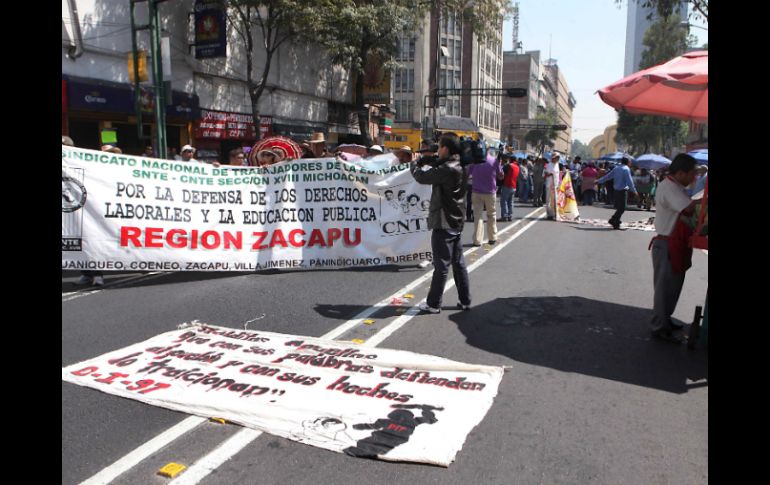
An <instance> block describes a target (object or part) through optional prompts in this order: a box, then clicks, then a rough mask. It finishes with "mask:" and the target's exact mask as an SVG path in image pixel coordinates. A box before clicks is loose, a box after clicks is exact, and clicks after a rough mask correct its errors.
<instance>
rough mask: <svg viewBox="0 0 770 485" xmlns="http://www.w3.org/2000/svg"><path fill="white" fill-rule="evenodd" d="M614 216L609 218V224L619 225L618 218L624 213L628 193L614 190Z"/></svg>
mask: <svg viewBox="0 0 770 485" xmlns="http://www.w3.org/2000/svg"><path fill="white" fill-rule="evenodd" d="M614 196H615V214H614V215H613V216H612V217H611V218H610V224H612V225H618V226H619V225H620V217H621V216H622V215H623V213H624V212H625V211H626V204H627V203H628V191H627V190H616V191H615V194H614Z"/></svg>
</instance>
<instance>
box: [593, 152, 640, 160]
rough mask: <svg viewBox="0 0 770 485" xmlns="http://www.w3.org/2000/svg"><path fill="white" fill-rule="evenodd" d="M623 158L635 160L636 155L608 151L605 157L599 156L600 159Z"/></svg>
mask: <svg viewBox="0 0 770 485" xmlns="http://www.w3.org/2000/svg"><path fill="white" fill-rule="evenodd" d="M621 158H627V159H629V160H632V161H633V160H634V157H632V156H631V155H629V154H628V153H625V152H614V153H608V154H607V155H604V156H603V157H601V158H599V160H605V161H611V162H619V161H620V159H621Z"/></svg>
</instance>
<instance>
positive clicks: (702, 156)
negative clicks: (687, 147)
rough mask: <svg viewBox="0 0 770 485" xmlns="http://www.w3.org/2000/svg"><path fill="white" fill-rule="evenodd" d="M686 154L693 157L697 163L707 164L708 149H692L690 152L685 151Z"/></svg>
mask: <svg viewBox="0 0 770 485" xmlns="http://www.w3.org/2000/svg"><path fill="white" fill-rule="evenodd" d="M687 154H688V155H690V156H691V157H693V158H694V159H695V160H696V161H697V162H698V164H699V165H708V164H709V149H708V148H703V149H701V150H693V151H691V152H687Z"/></svg>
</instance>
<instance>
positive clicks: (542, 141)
mask: <svg viewBox="0 0 770 485" xmlns="http://www.w3.org/2000/svg"><path fill="white" fill-rule="evenodd" d="M535 119H536V120H538V121H540V122H542V124H543V126H544V128H542V129H540V128H538V129H534V130H529V131H528V132H527V134H526V135H525V136H524V141H525V142H527V143H528V144H530V145H533V146H535V147H536V148H537V150H538V156H540V155H542V154H543V152H544V151H545V147H546V146H549V147H553V146H554V145H555V143H554V140H555V139H556V138H557V137H558V136H559V134H558V132H557V131H556V130H554V129H553V126H554V125H555V124H556V123H557V121H558V119H559V112H558V111H557V109H556V108H555V107H550V108H548V109H547V110H546V111H545V112H544V113H538V115H537V116H536V117H535Z"/></svg>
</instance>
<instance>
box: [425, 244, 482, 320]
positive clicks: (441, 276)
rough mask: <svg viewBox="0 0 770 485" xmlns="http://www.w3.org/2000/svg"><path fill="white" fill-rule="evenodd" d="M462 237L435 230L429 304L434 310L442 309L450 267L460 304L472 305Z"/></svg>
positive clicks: (432, 246)
mask: <svg viewBox="0 0 770 485" xmlns="http://www.w3.org/2000/svg"><path fill="white" fill-rule="evenodd" d="M460 236H461V234H452V233H450V232H447V231H445V230H443V229H434V230H433V234H432V235H431V237H430V245H431V249H432V250H433V268H434V269H433V280H431V283H430V291H428V299H427V303H428V305H429V306H431V307H433V308H441V299H442V296H443V295H444V285H446V279H447V275H448V274H449V266H452V275H453V276H454V279H455V286H457V294H458V295H459V297H460V303H462V304H463V305H470V304H471V293H470V280H469V279H468V268H467V266H466V265H465V257H464V256H463V246H462V244H461V242H460Z"/></svg>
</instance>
